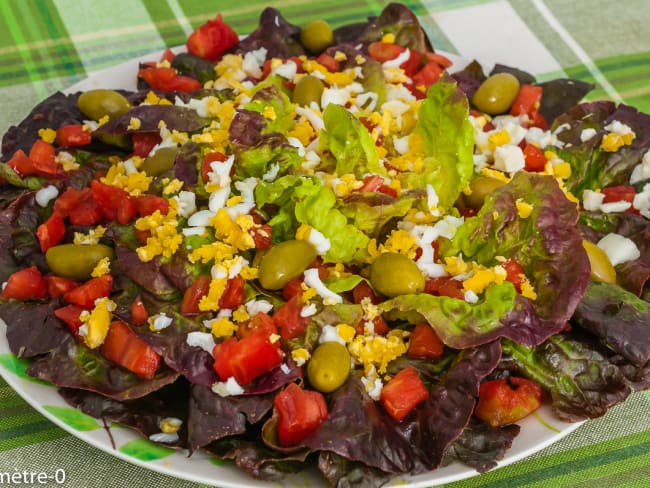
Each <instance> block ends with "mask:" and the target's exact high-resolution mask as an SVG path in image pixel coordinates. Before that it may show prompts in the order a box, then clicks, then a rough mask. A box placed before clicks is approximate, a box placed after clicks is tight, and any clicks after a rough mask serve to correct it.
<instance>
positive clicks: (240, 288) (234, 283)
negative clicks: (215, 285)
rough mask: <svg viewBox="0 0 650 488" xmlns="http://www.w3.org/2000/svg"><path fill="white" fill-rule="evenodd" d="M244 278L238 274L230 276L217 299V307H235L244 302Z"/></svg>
mask: <svg viewBox="0 0 650 488" xmlns="http://www.w3.org/2000/svg"><path fill="white" fill-rule="evenodd" d="M245 284H246V280H244V278H242V277H241V276H240V275H237V276H235V277H234V278H230V279H229V280H228V282H227V283H226V288H225V290H224V291H223V295H221V298H220V299H219V308H237V307H239V306H240V305H241V304H242V303H244V285H245Z"/></svg>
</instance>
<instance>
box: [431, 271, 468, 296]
mask: <svg viewBox="0 0 650 488" xmlns="http://www.w3.org/2000/svg"><path fill="white" fill-rule="evenodd" d="M424 292H425V293H430V294H431V295H436V296H443V297H451V298H458V299H459V300H464V299H465V293H463V283H462V282H461V281H459V280H454V279H453V278H450V277H448V276H443V277H440V278H429V279H428V280H427V281H426V282H425V284H424Z"/></svg>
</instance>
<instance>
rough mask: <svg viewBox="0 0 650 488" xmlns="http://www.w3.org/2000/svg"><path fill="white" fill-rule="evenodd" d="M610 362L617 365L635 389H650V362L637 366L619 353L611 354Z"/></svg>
mask: <svg viewBox="0 0 650 488" xmlns="http://www.w3.org/2000/svg"><path fill="white" fill-rule="evenodd" d="M608 359H609V362H610V363H612V364H614V365H616V366H617V367H618V369H619V370H620V372H621V374H622V375H623V376H624V377H625V380H626V381H627V383H628V384H629V385H630V386H631V387H632V389H633V390H634V391H643V390H648V389H650V362H648V363H646V364H645V365H644V366H640V367H639V366H636V365H634V364H632V363H630V362H629V361H628V360H627V359H625V358H624V357H623V356H621V355H619V354H614V355H613V356H609V358H608Z"/></svg>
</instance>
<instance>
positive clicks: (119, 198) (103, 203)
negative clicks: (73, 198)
mask: <svg viewBox="0 0 650 488" xmlns="http://www.w3.org/2000/svg"><path fill="white" fill-rule="evenodd" d="M90 189H91V190H92V194H93V198H94V199H95V201H96V202H97V203H98V204H99V206H100V208H101V209H102V212H103V213H104V215H105V216H106V218H107V219H109V220H117V221H118V222H119V223H120V224H128V223H129V222H131V221H132V220H133V219H134V217H135V214H136V212H137V208H136V205H135V202H134V201H133V199H132V198H131V197H130V195H129V194H128V193H127V192H126V191H124V190H122V189H121V188H118V187H116V186H111V185H105V184H104V183H101V182H99V181H97V180H93V182H92V183H91V184H90Z"/></svg>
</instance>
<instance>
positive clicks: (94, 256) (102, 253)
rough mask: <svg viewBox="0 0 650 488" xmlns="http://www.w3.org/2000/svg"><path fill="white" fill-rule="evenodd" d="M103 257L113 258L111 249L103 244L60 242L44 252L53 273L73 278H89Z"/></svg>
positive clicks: (113, 254)
mask: <svg viewBox="0 0 650 488" xmlns="http://www.w3.org/2000/svg"><path fill="white" fill-rule="evenodd" d="M103 258H109V259H114V258H115V253H114V252H113V249H112V248H110V247H108V246H105V245H104V244H60V245H58V246H54V247H51V248H49V249H48V250H47V252H46V253H45V261H46V262H47V265H48V266H49V267H50V269H51V270H52V272H53V273H54V274H55V275H58V276H63V277H64V278H71V279H73V280H87V279H88V278H90V274H91V273H92V271H93V269H94V268H95V266H97V263H99V261H100V260H102V259H103Z"/></svg>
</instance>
